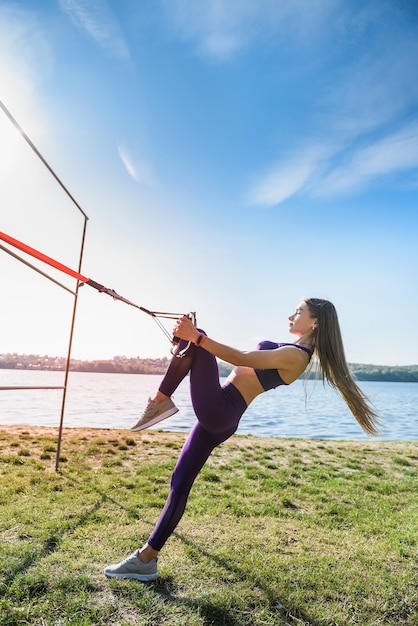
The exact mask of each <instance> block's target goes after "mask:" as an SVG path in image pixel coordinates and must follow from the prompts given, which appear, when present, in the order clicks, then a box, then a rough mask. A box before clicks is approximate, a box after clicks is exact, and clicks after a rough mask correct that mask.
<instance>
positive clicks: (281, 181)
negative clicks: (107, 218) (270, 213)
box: [249, 151, 320, 206]
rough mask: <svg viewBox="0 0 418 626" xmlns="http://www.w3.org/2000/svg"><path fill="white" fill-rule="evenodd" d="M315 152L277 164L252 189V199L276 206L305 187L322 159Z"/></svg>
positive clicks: (256, 202)
mask: <svg viewBox="0 0 418 626" xmlns="http://www.w3.org/2000/svg"><path fill="white" fill-rule="evenodd" d="M315 152H316V151H313V153H312V154H310V155H305V156H304V157H302V158H300V159H298V158H296V157H294V158H293V159H290V160H289V161H287V162H286V163H278V164H276V165H275V166H274V167H273V168H272V169H271V170H270V171H269V172H267V174H266V175H265V176H263V177H262V178H261V179H260V180H259V181H258V182H257V183H256V184H255V185H254V187H253V188H252V189H251V191H250V193H249V199H250V201H251V202H254V203H255V204H259V205H261V206H275V205H278V204H280V203H281V202H284V200H287V198H289V197H291V196H293V195H294V194H295V193H297V192H299V191H300V190H301V189H303V187H304V185H305V184H306V183H307V182H308V181H309V179H310V178H311V176H312V175H313V174H314V173H315V170H316V168H317V166H318V162H319V161H320V157H319V154H315Z"/></svg>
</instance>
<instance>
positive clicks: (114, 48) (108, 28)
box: [59, 0, 129, 59]
mask: <svg viewBox="0 0 418 626" xmlns="http://www.w3.org/2000/svg"><path fill="white" fill-rule="evenodd" d="M59 4H60V7H61V9H62V10H63V11H64V12H65V13H67V14H68V15H69V16H70V18H71V19H72V21H73V22H74V23H75V24H76V26H78V27H79V28H80V29H81V30H84V31H85V32H86V33H87V34H88V35H89V36H90V37H91V38H92V39H94V40H95V41H96V42H97V43H98V44H99V45H100V46H101V47H102V48H103V49H104V50H106V51H107V52H108V53H110V54H111V55H112V56H115V57H117V58H121V59H128V58H129V51H128V47H127V45H126V42H125V40H124V37H123V34H122V30H121V28H120V26H119V24H118V22H117V21H116V19H115V17H114V15H113V14H112V11H111V9H110V7H109V5H108V3H107V2H106V1H105V0H59Z"/></svg>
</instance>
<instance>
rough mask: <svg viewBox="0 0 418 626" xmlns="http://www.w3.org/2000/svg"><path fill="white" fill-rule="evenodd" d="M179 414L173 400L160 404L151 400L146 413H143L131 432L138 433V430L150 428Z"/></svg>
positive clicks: (169, 399) (168, 399)
mask: <svg viewBox="0 0 418 626" xmlns="http://www.w3.org/2000/svg"><path fill="white" fill-rule="evenodd" d="M177 412H178V408H177V407H176V405H175V404H174V402H173V401H172V399H171V398H167V400H164V401H163V402H159V403H157V402H154V401H153V400H151V398H149V400H148V404H147V406H146V409H145V411H144V412H143V413H142V415H141V417H140V418H139V420H138V421H137V423H136V424H135V425H134V426H132V428H131V430H133V431H135V432H137V431H138V430H143V429H144V428H149V427H150V426H153V425H154V424H157V423H158V422H161V421H162V420H165V419H167V417H170V415H174V413H177Z"/></svg>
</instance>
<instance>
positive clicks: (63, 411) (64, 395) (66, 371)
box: [55, 217, 88, 472]
mask: <svg viewBox="0 0 418 626" xmlns="http://www.w3.org/2000/svg"><path fill="white" fill-rule="evenodd" d="M87 220H88V218H87V217H85V218H84V227H83V236H82V238H81V249H80V258H79V263H78V272H79V273H81V265H82V262H83V253H84V242H85V239H86V228H87ZM79 287H80V281H77V286H76V290H75V296H74V306H73V314H72V318H71V329H70V338H69V341H68V352H67V362H66V364H65V376H64V389H63V392H62V402H61V416H60V424H59V430H58V441H57V453H56V458H55V471H56V472H58V470H59V463H60V454H61V441H62V431H63V427H64V413H65V400H66V398H67V384H68V375H69V371H70V361H71V348H72V345H73V335H74V325H75V316H76V311H77V300H78V290H79Z"/></svg>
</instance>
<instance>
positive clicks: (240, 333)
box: [0, 0, 418, 365]
mask: <svg viewBox="0 0 418 626" xmlns="http://www.w3.org/2000/svg"><path fill="white" fill-rule="evenodd" d="M417 34H418V9H417V5H416V3H415V2H400V1H399V2H398V1H396V0H392V1H390V2H389V1H386V0H381V1H380V2H378V3H377V2H371V1H367V0H366V1H364V0H362V1H356V0H317V1H316V2H314V3H311V2H307V1H302V0H287V1H286V2H278V1H277V0H258V1H257V2H254V1H253V0H236V1H235V2H227V1H226V0H224V1H221V0H199V1H197V0H153V2H148V1H147V2H145V1H143V2H140V1H138V0H119V1H116V0H113V1H109V0H49V1H42V0H38V2H36V3H33V2H30V1H29V0H27V1H24V0H21V1H14V2H7V1H2V2H0V99H1V101H2V102H3V103H4V105H5V106H6V107H7V108H8V109H9V111H10V112H11V113H12V115H13V116H14V117H15V118H16V119H17V121H18V122H19V124H20V125H21V126H22V127H23V129H24V130H25V131H26V133H27V134H28V135H29V137H30V138H31V139H32V141H33V142H34V143H35V145H36V146H37V148H38V149H39V150H40V152H41V153H42V154H43V156H44V157H45V158H46V160H47V161H48V162H49V163H50V165H51V166H52V167H53V169H54V170H55V171H56V173H57V174H58V176H59V177H60V178H61V179H62V181H63V182H64V184H65V185H66V186H67V188H68V189H69V190H70V192H71V193H72V194H73V196H74V197H75V198H76V200H77V202H79V203H80V205H81V206H82V208H83V210H84V211H85V212H86V214H87V215H88V217H89V221H88V224H87V236H86V244H85V250H84V258H83V266H82V269H83V273H84V274H86V275H87V276H89V277H91V278H93V279H94V280H96V281H98V282H101V283H103V284H105V285H106V286H108V287H111V288H113V289H115V290H116V291H118V292H119V293H121V294H122V295H123V296H125V297H126V298H128V299H130V300H132V301H134V302H136V303H137V304H139V305H141V306H145V307H147V308H149V309H154V310H163V311H181V312H186V313H187V312H189V311H196V312H197V315H198V322H199V323H200V325H201V326H202V327H204V328H205V329H206V330H207V332H208V334H210V335H211V336H213V337H214V338H216V339H218V340H220V341H223V342H225V343H228V344H231V345H234V346H236V347H241V348H243V349H249V348H251V347H252V346H253V345H254V343H255V342H257V341H258V340H259V339H260V338H270V339H276V340H278V341H287V340H289V339H290V340H292V339H291V338H290V337H289V335H288V332H287V316H288V315H289V314H290V313H292V312H293V309H294V308H295V306H296V305H297V304H298V302H299V300H300V299H301V298H303V297H306V296H318V297H325V298H329V299H330V300H332V301H333V302H334V303H335V305H336V307H337V310H338V313H339V318H340V322H341V326H342V333H343V338H344V341H345V346H346V353H347V358H348V360H349V361H351V362H356V363H376V364H388V365H390V364H393V365H396V364H398V365H408V364H416V363H418V354H417V347H418V330H417V326H418V324H417V322H418V290H417V275H418V252H417V251H418V245H417V233H418V228H417V226H418V212H417V193H418V64H417V62H416V59H417V58H418V37H417ZM0 137H1V141H0V182H1V190H2V191H1V200H0V202H1V204H0V218H1V219H0V222H1V230H2V231H4V232H6V233H8V234H9V235H11V236H13V237H15V238H17V239H21V240H22V241H25V242H26V243H28V244H29V245H31V246H33V247H35V248H39V249H40V250H42V251H43V252H44V253H46V254H49V255H50V256H52V257H54V258H57V259H59V260H60V261H61V262H63V263H66V264H67V265H69V266H71V267H75V268H77V264H78V253H79V248H80V238H81V234H82V228H83V219H82V216H81V214H80V213H79V212H78V210H77V209H76V208H75V207H74V206H73V205H72V203H71V201H70V200H69V199H68V197H66V196H65V194H64V193H63V192H62V190H61V189H60V188H59V187H58V185H57V184H56V182H55V181H54V180H53V179H52V177H51V176H50V175H49V174H48V172H47V171H46V169H45V168H44V167H43V166H42V164H41V163H40V161H39V160H38V159H37V158H36V157H35V156H34V154H33V153H32V152H31V150H30V149H29V148H28V146H27V144H25V142H24V141H23V140H22V138H21V137H20V135H19V134H18V133H17V132H16V130H15V129H14V127H13V126H12V125H11V123H10V122H9V120H8V119H7V118H6V116H5V115H4V114H3V113H2V112H1V111H0ZM43 269H46V268H43ZM0 275H1V277H2V286H3V298H2V307H1V316H2V322H3V323H2V324H1V330H0V352H22V353H37V354H51V355H63V354H65V353H66V350H67V337H68V330H69V325H70V319H71V306H72V303H71V297H70V296H69V295H68V294H67V292H64V291H63V290H60V289H59V288H57V287H56V286H55V285H53V284H52V283H50V282H49V281H46V280H45V279H43V278H42V277H40V276H38V275H37V274H35V273H34V272H32V271H31V270H29V269H28V268H27V267H26V266H24V265H23V264H21V263H19V262H18V261H16V260H15V259H13V258H12V257H10V256H9V255H8V254H6V253H4V252H3V251H1V250H0ZM54 275H55V274H54ZM59 279H60V280H63V281H64V282H65V284H68V285H72V286H73V281H71V280H69V281H67V278H66V277H63V276H60V277H59ZM6 296H7V297H6ZM169 326H170V324H169ZM169 347H170V346H169V344H168V342H167V339H166V338H165V337H164V335H163V334H162V333H161V332H160V330H159V329H158V328H157V326H156V325H155V324H154V322H153V321H152V320H151V319H150V318H149V317H147V316H146V315H144V314H142V313H140V312H138V311H137V310H135V309H133V308H131V307H128V306H126V305H124V304H122V303H120V302H114V301H113V300H112V299H110V298H108V297H107V296H105V295H103V294H98V293H97V292H96V291H95V290H93V289H90V288H89V287H83V288H82V290H81V292H80V297H79V301H78V308H77V318H76V326H75V337H74V344H73V356H74V357H76V358H90V359H94V358H112V357H113V356H114V355H127V356H141V357H150V356H164V355H168V354H169Z"/></svg>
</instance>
